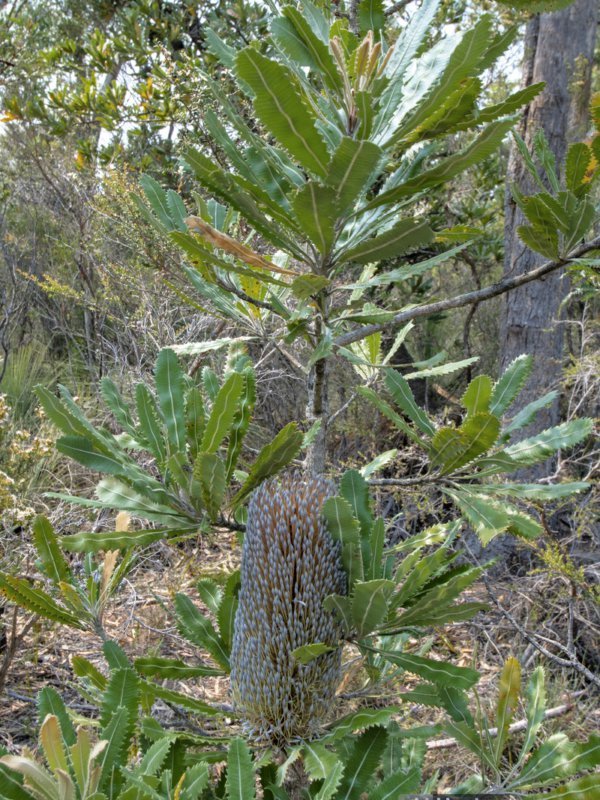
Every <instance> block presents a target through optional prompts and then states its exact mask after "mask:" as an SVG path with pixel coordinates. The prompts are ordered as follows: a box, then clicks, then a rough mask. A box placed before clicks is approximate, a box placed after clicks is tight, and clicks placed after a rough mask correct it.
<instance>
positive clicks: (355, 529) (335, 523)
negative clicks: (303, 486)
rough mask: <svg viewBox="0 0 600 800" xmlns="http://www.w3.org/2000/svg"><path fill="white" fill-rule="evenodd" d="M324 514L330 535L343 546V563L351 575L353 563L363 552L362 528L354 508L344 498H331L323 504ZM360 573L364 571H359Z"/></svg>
mask: <svg viewBox="0 0 600 800" xmlns="http://www.w3.org/2000/svg"><path fill="white" fill-rule="evenodd" d="M322 513H323V516H324V517H325V521H326V523H327V528H328V530H329V533H330V534H331V536H332V537H333V538H334V539H335V540H336V541H337V542H340V544H341V545H342V561H343V563H344V568H345V569H346V572H347V573H348V575H350V574H351V573H352V572H353V564H352V562H353V561H354V560H355V559H356V558H360V552H361V551H360V526H359V524H358V521H357V520H356V519H355V517H354V514H353V513H352V506H351V505H350V503H349V502H348V501H347V500H345V499H344V498H343V497H330V498H328V499H327V500H326V501H325V502H324V503H323V511H322ZM360 560H361V563H362V559H360ZM359 572H362V570H360V569H359Z"/></svg>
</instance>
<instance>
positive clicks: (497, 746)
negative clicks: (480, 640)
mask: <svg viewBox="0 0 600 800" xmlns="http://www.w3.org/2000/svg"><path fill="white" fill-rule="evenodd" d="M520 693H521V665H520V664H519V662H518V661H517V659H516V658H512V657H511V658H508V659H507V660H506V661H505V662H504V666H503V668H502V673H501V675H500V687H499V690H498V705H497V706H496V727H497V728H498V735H497V737H496V741H495V743H494V753H495V758H496V763H497V764H499V763H500V759H501V758H502V753H503V751H504V746H505V744H506V740H507V738H508V728H509V725H510V723H511V720H512V718H513V716H514V713H515V711H516V709H517V704H518V702H519V696H520Z"/></svg>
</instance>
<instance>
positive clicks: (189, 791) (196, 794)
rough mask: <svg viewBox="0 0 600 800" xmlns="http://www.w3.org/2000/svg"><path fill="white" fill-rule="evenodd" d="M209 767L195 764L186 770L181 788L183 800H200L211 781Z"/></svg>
mask: <svg viewBox="0 0 600 800" xmlns="http://www.w3.org/2000/svg"><path fill="white" fill-rule="evenodd" d="M209 777H210V776H209V772H208V765H207V764H203V763H202V762H201V763H200V764H194V766H193V767H190V768H189V769H188V770H186V773H185V778H184V779H183V784H182V787H181V800H200V797H201V795H202V793H203V792H204V790H205V789H206V787H207V785H208V781H209Z"/></svg>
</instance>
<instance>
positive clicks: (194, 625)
mask: <svg viewBox="0 0 600 800" xmlns="http://www.w3.org/2000/svg"><path fill="white" fill-rule="evenodd" d="M175 611H176V614H177V627H178V629H179V632H180V633H181V635H182V636H185V638H186V639H188V640H189V641H190V642H192V644H195V645H197V646H198V647H203V648H204V649H205V650H206V651H207V652H208V653H210V655H211V656H212V657H213V658H214V660H215V661H216V663H217V664H218V665H219V666H220V667H222V668H223V669H224V670H226V671H227V672H229V652H228V650H227V647H226V646H225V643H224V642H223V640H222V639H221V637H220V636H219V634H218V633H217V632H216V631H215V629H214V627H213V624H212V623H211V621H210V620H209V619H207V618H206V617H205V616H204V615H203V614H201V613H200V612H199V611H198V609H197V608H196V606H195V605H194V604H193V603H192V601H191V600H190V598H189V597H187V596H186V595H184V594H176V595H175Z"/></svg>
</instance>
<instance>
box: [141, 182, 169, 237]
mask: <svg viewBox="0 0 600 800" xmlns="http://www.w3.org/2000/svg"><path fill="white" fill-rule="evenodd" d="M140 186H141V187H142V189H143V190H144V194H145V195H146V199H147V200H148V203H149V204H150V206H151V208H152V210H153V211H154V213H155V214H156V217H157V218H158V221H159V222H160V224H161V225H163V226H164V228H165V230H167V231H170V230H172V229H173V228H174V225H173V222H172V220H171V215H170V213H169V207H168V205H167V194H166V192H165V190H164V189H163V188H162V186H161V185H160V183H158V181H156V180H154V178H153V177H151V176H150V175H142V177H141V178H140Z"/></svg>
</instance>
